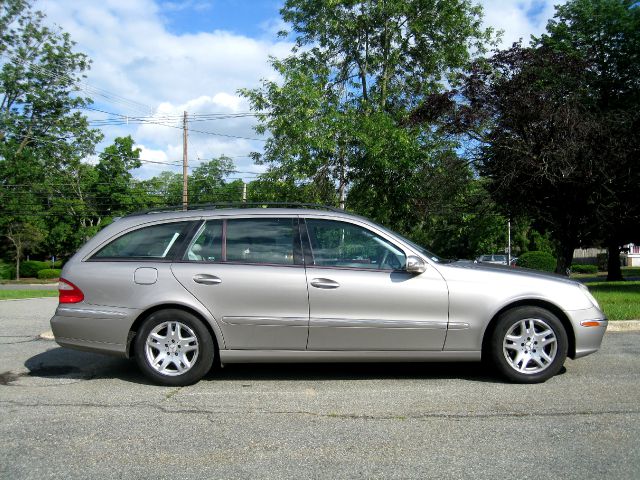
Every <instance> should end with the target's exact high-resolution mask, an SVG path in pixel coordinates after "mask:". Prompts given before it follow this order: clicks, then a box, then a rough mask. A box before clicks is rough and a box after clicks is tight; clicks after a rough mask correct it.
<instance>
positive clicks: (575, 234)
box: [412, 0, 640, 279]
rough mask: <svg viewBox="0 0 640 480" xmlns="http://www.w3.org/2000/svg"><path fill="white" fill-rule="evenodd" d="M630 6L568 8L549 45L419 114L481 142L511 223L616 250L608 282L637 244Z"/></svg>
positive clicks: (497, 61)
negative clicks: (626, 246)
mask: <svg viewBox="0 0 640 480" xmlns="http://www.w3.org/2000/svg"><path fill="white" fill-rule="evenodd" d="M632 3H634V2H624V1H621V0H597V1H584V0H574V1H572V2H569V3H567V4H566V5H564V6H562V7H558V12H557V14H556V16H555V19H554V20H553V21H551V22H550V23H549V26H548V32H549V33H548V35H544V36H543V37H541V39H538V40H536V41H535V43H534V45H533V46H532V47H529V48H524V47H522V46H521V45H520V44H515V45H514V46H513V47H512V48H510V49H508V50H505V51H500V52H496V53H495V55H493V56H492V57H490V58H487V59H482V60H480V61H478V62H476V63H475V65H474V67H473V69H472V70H471V72H470V73H469V74H468V75H467V76H466V78H465V81H464V82H463V85H462V88H460V89H457V90H456V89H454V90H452V91H450V92H448V93H446V94H442V95H433V96H432V97H431V98H429V99H428V101H427V102H425V103H424V104H423V105H421V106H420V107H419V108H417V109H416V110H415V111H414V112H413V115H412V120H413V121H418V122H420V121H424V120H426V121H429V119H431V118H433V117H434V116H436V117H438V115H439V113H443V112H445V115H446V116H448V125H449V131H450V132H454V133H463V134H466V135H467V136H468V137H469V138H471V139H472V142H473V143H475V148H474V150H473V157H474V159H475V161H476V164H477V166H478V170H479V172H480V174H481V175H483V176H484V177H485V178H487V179H488V180H489V186H488V188H489V189H490V191H491V193H492V196H493V198H494V199H495V200H496V203H497V204H498V205H500V207H501V208H502V211H503V212H504V213H509V214H520V215H525V216H530V217H533V219H534V225H536V226H538V227H539V228H541V229H542V230H543V231H547V232H550V234H551V236H552V237H553V239H554V241H555V243H556V245H557V258H558V265H557V271H558V272H559V273H564V272H565V271H566V269H567V268H569V267H570V266H571V261H572V258H573V251H574V249H575V248H576V247H578V246H580V245H585V244H593V243H598V242H600V241H603V240H604V241H605V242H606V243H607V244H609V246H610V250H611V254H610V256H609V257H610V260H611V263H610V266H609V267H610V268H609V277H608V278H609V279H616V278H620V265H619V261H618V258H619V249H620V246H621V245H622V243H624V242H625V241H627V242H628V241H630V240H631V239H632V238H638V236H640V231H639V228H638V227H637V225H638V224H639V222H638V220H640V212H638V206H637V205H638V204H637V200H633V199H634V197H635V196H636V192H637V185H638V182H639V180H640V174H639V173H638V171H637V168H635V167H634V165H635V163H637V159H638V154H639V153H640V149H639V148H638V143H639V142H638V138H637V137H638V135H637V133H636V132H637V129H638V126H639V122H640V115H639V113H638V112H639V111H640V105H639V103H638V100H639V99H640V89H639V88H638V86H639V83H640V80H639V78H640V77H639V76H638V73H639V72H638V68H639V60H638V59H639V54H640V48H639V47H640V33H639V32H640V10H639V9H638V8H636V7H634V6H633V5H632Z"/></svg>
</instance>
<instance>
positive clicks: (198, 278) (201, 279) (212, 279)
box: [193, 273, 222, 285]
mask: <svg viewBox="0 0 640 480" xmlns="http://www.w3.org/2000/svg"><path fill="white" fill-rule="evenodd" d="M193 281H194V282H196V283H201V284H203V285H217V284H218V283H222V279H220V278H219V277H216V276H215V275H209V274H206V273H199V274H197V275H194V276H193Z"/></svg>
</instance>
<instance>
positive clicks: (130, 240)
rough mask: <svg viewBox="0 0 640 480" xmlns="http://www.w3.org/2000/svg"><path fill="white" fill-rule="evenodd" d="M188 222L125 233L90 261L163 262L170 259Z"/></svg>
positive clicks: (185, 230) (165, 224) (164, 224)
mask: <svg viewBox="0 0 640 480" xmlns="http://www.w3.org/2000/svg"><path fill="white" fill-rule="evenodd" d="M189 225H190V222H173V223H163V224H160V225H152V226H150V227H144V228H140V229H138V230H134V231H133V232H129V233H125V234H124V235H122V236H121V237H118V238H116V239H115V240H113V241H112V242H111V243H109V244H108V245H107V246H105V247H103V248H102V249H101V250H100V251H98V253H96V254H95V255H94V256H93V257H92V259H100V260H103V259H137V260H144V259H149V260H163V259H166V258H172V256H173V255H174V254H175V252H176V250H177V249H178V248H179V247H180V244H181V243H182V240H183V239H184V237H185V235H186V233H187V231H188V229H189Z"/></svg>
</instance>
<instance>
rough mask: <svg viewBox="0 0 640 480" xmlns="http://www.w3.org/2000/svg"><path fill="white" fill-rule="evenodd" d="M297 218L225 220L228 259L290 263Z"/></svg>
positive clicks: (292, 261)
mask: <svg viewBox="0 0 640 480" xmlns="http://www.w3.org/2000/svg"><path fill="white" fill-rule="evenodd" d="M296 226H297V222H296V221H295V219H293V218H241V219H237V220H227V230H226V238H227V244H226V260H227V261H228V262H242V263H266V264H276V265H293V264H294V263H295V262H294V251H295V250H296V248H295V245H296V236H297V235H298V231H297V230H298V229H297V228H295V227H296Z"/></svg>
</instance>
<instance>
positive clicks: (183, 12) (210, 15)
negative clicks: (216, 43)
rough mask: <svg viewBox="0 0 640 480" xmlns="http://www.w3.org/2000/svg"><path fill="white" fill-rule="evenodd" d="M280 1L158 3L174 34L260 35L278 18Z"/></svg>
mask: <svg viewBox="0 0 640 480" xmlns="http://www.w3.org/2000/svg"><path fill="white" fill-rule="evenodd" d="M280 7H281V2H277V1H273V0H266V1H260V0H256V1H248V0H244V1H243V0H211V1H197V0H192V1H164V2H160V8H161V10H162V12H163V15H162V16H163V18H164V20H165V21H166V25H167V28H168V30H169V31H171V32H173V33H176V34H183V33H196V32H202V31H212V30H227V31H230V32H233V33H236V34H240V35H246V36H248V37H254V38H255V37H262V36H264V35H265V27H268V26H269V25H270V24H271V23H272V22H273V21H274V19H277V18H278V17H279V13H278V12H279V10H280Z"/></svg>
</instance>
